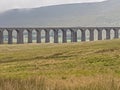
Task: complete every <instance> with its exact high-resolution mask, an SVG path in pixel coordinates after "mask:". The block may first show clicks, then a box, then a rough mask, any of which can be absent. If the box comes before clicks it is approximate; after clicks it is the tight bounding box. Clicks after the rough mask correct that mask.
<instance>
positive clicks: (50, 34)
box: [49, 29, 54, 43]
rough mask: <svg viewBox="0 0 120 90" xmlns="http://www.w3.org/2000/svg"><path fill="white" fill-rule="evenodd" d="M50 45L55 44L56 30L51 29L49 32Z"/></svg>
mask: <svg viewBox="0 0 120 90" xmlns="http://www.w3.org/2000/svg"><path fill="white" fill-rule="evenodd" d="M49 36H50V43H54V30H53V29H50V31H49Z"/></svg>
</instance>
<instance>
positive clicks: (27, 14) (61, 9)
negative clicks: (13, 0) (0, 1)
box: [0, 0, 120, 27]
mask: <svg viewBox="0 0 120 90" xmlns="http://www.w3.org/2000/svg"><path fill="white" fill-rule="evenodd" d="M119 6H120V0H107V1H104V2H95V3H79V4H64V5H54V6H47V7H40V8H33V9H29V10H27V9H14V10H10V11H7V12H4V13H1V14H0V26H5V27H6V26H13V27H17V26H33V27H38V26H120V17H119V16H120V9H119Z"/></svg>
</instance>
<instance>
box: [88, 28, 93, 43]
mask: <svg viewBox="0 0 120 90" xmlns="http://www.w3.org/2000/svg"><path fill="white" fill-rule="evenodd" d="M89 30H90V31H89V32H90V41H94V29H89Z"/></svg>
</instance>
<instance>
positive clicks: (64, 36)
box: [62, 29, 67, 43]
mask: <svg viewBox="0 0 120 90" xmlns="http://www.w3.org/2000/svg"><path fill="white" fill-rule="evenodd" d="M62 32H63V40H62V42H63V43H66V42H67V35H66V34H67V33H66V30H65V29H62Z"/></svg>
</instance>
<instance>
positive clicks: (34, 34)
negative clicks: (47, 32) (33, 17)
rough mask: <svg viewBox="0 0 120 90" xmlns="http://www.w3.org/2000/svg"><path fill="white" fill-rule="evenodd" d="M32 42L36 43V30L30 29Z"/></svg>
mask: <svg viewBox="0 0 120 90" xmlns="http://www.w3.org/2000/svg"><path fill="white" fill-rule="evenodd" d="M32 42H33V43H36V42H37V31H36V30H32Z"/></svg>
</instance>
